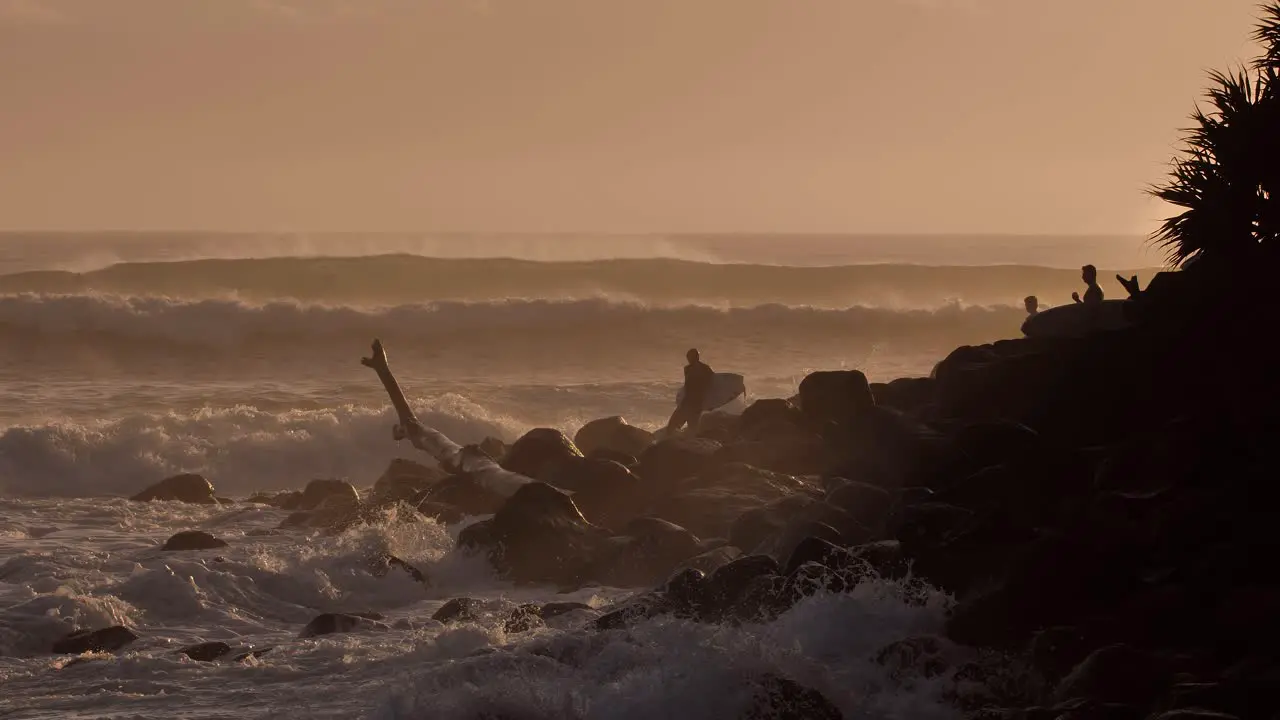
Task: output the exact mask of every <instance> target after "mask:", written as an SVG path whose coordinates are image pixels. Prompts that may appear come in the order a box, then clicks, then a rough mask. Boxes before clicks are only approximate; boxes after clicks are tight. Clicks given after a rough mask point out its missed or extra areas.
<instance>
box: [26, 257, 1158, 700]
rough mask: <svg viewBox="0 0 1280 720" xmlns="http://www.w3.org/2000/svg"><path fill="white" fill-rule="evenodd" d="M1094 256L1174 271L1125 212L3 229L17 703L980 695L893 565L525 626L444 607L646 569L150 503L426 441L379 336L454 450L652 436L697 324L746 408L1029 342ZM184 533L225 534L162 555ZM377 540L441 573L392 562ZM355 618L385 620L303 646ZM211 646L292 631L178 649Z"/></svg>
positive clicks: (406, 525) (381, 465) (264, 513)
mask: <svg viewBox="0 0 1280 720" xmlns="http://www.w3.org/2000/svg"><path fill="white" fill-rule="evenodd" d="M1086 262H1092V263H1094V264H1096V265H1097V266H1098V267H1099V270H1100V277H1102V278H1103V279H1104V280H1103V286H1104V289H1105V290H1106V291H1107V293H1108V294H1109V295H1111V296H1115V295H1114V293H1119V292H1122V290H1121V288H1120V287H1119V285H1118V284H1117V283H1115V281H1114V280H1110V281H1108V279H1109V278H1111V277H1112V275H1114V274H1115V273H1116V272H1121V273H1123V274H1124V275H1125V276H1128V275H1131V274H1134V273H1137V274H1139V275H1140V276H1141V277H1142V279H1143V282H1144V284H1145V282H1146V281H1147V280H1149V279H1150V275H1151V273H1152V272H1153V270H1152V269H1151V268H1152V267H1154V266H1156V265H1158V264H1159V262H1158V257H1155V256H1153V255H1151V254H1150V253H1149V252H1144V251H1143V248H1142V245H1141V239H1140V238H1129V237H1107V238H1054V237H1014V236H998V237H978V236H950V237H910V236H884V237H874V236H804V237H785V236H748V235H741V236H730V235H721V236H597V235H566V236H548V235H543V236H521V235H503V234H491V235H434V236H413V235H360V234H331V235H311V236H308V235H298V234H258V235H247V234H191V233H187V234H181V233H149V234H128V233H62V234H47V233H8V234H0V398H2V400H3V401H2V402H0V687H2V688H3V689H4V692H3V693H0V715H2V716H4V717H15V718H17V717H21V718H37V717H50V718H53V717H58V718H82V717H83V718H89V717H95V718H97V717H112V718H116V717H119V718H126V717H130V718H131V717H161V716H165V717H192V718H222V717H226V718H232V717H234V718H238V719H240V718H246V717H277V718H279V717H372V718H479V717H493V718H497V717H502V718H519V719H523V718H553V717H554V718H560V717H564V718H606V717H607V718H660V717H681V718H691V719H693V720H710V719H712V718H736V717H739V716H740V715H741V712H742V710H743V707H745V703H748V702H749V700H750V696H749V693H748V692H747V691H746V690H744V689H743V688H744V687H746V686H745V685H744V680H743V678H746V677H751V676H753V674H756V675H758V674H759V673H763V672H772V673H777V674H783V675H786V676H788V677H792V678H794V679H797V680H799V679H804V680H805V681H806V684H808V685H810V686H811V687H814V688H815V689H818V690H820V691H822V692H823V694H825V695H826V696H827V697H828V698H830V699H831V700H832V701H833V702H835V703H836V704H837V705H838V706H839V707H840V708H841V710H842V712H843V713H844V716H845V717H846V718H891V717H894V718H896V717H910V718H935V717H936V718H949V717H956V716H957V715H956V713H955V711H954V710H953V709H952V705H951V704H949V703H948V702H947V701H946V699H945V698H944V696H945V695H946V693H947V689H946V687H945V686H946V682H947V679H946V677H945V676H944V677H939V678H932V679H927V680H925V679H920V680H918V681H912V682H904V681H901V680H895V679H893V678H891V677H890V676H889V674H888V672H887V671H886V670H885V668H884V667H881V666H880V665H878V664H877V663H876V662H875V661H874V656H875V653H876V651H878V650H879V649H880V648H882V647H884V646H885V645H886V644H888V643H890V642H892V641H894V640H899V639H903V638H908V637H913V636H918V635H929V634H932V633H936V632H938V631H939V629H940V627H941V623H942V618H943V613H944V608H945V604H946V602H947V599H946V598H945V597H943V596H942V595H941V594H936V597H933V598H932V599H931V600H930V601H928V602H924V603H921V602H918V601H912V602H908V601H907V599H905V595H904V593H906V590H905V589H904V588H901V587H898V586H897V585H896V584H895V583H892V582H888V581H884V582H875V583H866V584H863V585H860V586H859V587H858V588H857V589H856V590H855V591H854V592H852V593H849V594H842V595H818V596H814V597H812V598H809V599H807V600H805V601H803V602H802V603H800V604H798V605H797V606H795V607H794V608H793V609H792V610H791V611H789V612H788V613H787V614H785V615H783V616H782V617H781V618H779V619H778V620H776V621H774V622H772V623H769V624H764V625H756V626H751V625H748V626H743V627H736V628H727V627H714V626H701V625H696V624H692V623H689V622H686V621H682V620H676V619H671V618H666V619H658V620H652V621H648V622H645V623H642V624H640V625H638V626H636V627H635V628H632V629H630V630H628V631H610V632H596V631H593V630H588V629H585V628H583V627H582V620H581V619H580V618H578V619H576V620H575V618H574V617H572V615H573V614H571V617H567V618H565V619H564V621H563V622H560V623H558V624H557V623H552V624H551V626H549V627H547V628H543V629H539V630H537V631H534V632H532V633H518V634H517V633H512V634H508V633H506V632H505V631H504V630H503V628H502V627H501V623H494V624H486V623H485V622H477V623H470V624H463V625H450V626H442V625H440V624H439V623H437V622H435V621H433V620H431V619H430V617H431V615H432V613H433V612H434V611H435V610H436V609H438V608H439V607H440V606H441V605H442V604H443V603H444V602H445V601H447V600H449V599H450V598H453V597H458V596H469V597H477V598H483V599H488V600H491V601H492V602H494V603H498V604H502V603H507V604H513V605H514V604H516V603H520V602H531V601H542V602H545V601H549V600H565V599H571V600H578V601H581V602H585V603H587V604H589V605H592V606H593V607H599V606H603V605H605V604H607V603H608V602H610V601H612V600H614V599H617V598H620V597H624V596H625V595H627V594H628V593H629V592H632V591H633V590H634V589H625V588H593V589H590V590H583V591H579V592H578V593H576V594H572V595H568V596H566V595H560V594H557V593H556V592H555V591H554V590H550V589H544V590H540V589H536V588H532V589H531V588H514V587H511V586H509V585H507V584H505V583H504V582H502V581H500V580H499V579H497V578H496V577H495V576H494V575H493V573H492V571H491V570H490V569H489V568H488V567H487V566H486V565H485V563H484V562H483V561H481V560H479V559H476V558H473V557H469V556H464V555H460V554H458V553H456V552H453V540H454V538H456V537H457V534H458V532H459V531H460V529H461V527H462V526H463V524H459V525H456V526H449V527H442V526H440V525H437V524H435V523H434V522H431V521H418V522H394V521H391V520H388V521H387V522H386V523H383V524H375V525H372V526H368V525H366V526H361V527H358V528H355V529H351V530H348V531H346V532H344V533H341V534H337V535H330V534H325V533H320V532H311V531H305V530H281V529H278V526H279V525H280V522H281V521H282V520H283V519H284V517H285V516H286V515H287V513H285V512H283V511H280V510H276V509H274V508H271V507H266V506H260V505H247V504H236V505H230V506H223V507H213V508H209V507H193V506H185V505H176V504H170V503H154V504H148V505H143V504H138V503H130V502H129V501H127V500H125V499H123V498H125V497H127V496H128V495H131V494H133V493H136V492H138V491H139V490H141V489H143V488H144V487H146V486H148V485H149V484H152V483H154V482H156V481H158V480H160V479H162V478H164V477H166V476H168V475H172V474H175V473H178V472H198V473H201V474H203V475H205V476H206V477H207V478H209V480H210V481H212V482H213V484H214V485H215V486H216V487H217V490H218V493H219V494H220V495H223V496H228V497H232V498H244V497H247V496H248V495H250V494H252V493H253V492H256V491H271V490H282V489H291V488H300V487H301V486H303V485H305V484H306V483H307V482H308V481H310V480H312V479H315V478H342V479H347V480H349V481H350V482H352V483H353V484H355V485H356V486H357V487H368V486H370V485H371V484H372V483H373V482H374V480H376V479H377V478H378V476H379V475H380V474H381V473H382V471H383V470H384V469H385V468H386V467H387V465H388V463H389V462H390V461H391V460H392V459H394V458H397V457H405V458H414V459H418V460H422V461H426V458H424V457H421V456H420V455H418V454H416V453H415V452H414V451H413V450H412V448H409V447H407V446H404V445H399V444H397V443H396V442H394V441H393V440H392V438H391V434H390V428H391V425H392V423H393V421H394V414H393V413H392V411H391V410H390V408H389V407H388V403H387V399H386V396H385V393H384V392H383V390H382V388H381V386H380V385H379V384H378V382H377V379H376V377H374V375H373V374H372V373H371V372H370V371H369V370H368V369H367V368H364V367H362V366H361V365H360V362H359V359H360V357H361V356H362V355H364V354H367V351H368V347H369V343H370V341H371V340H373V339H374V338H380V339H381V340H382V341H383V342H384V343H385V345H386V347H387V350H388V354H389V355H390V358H391V362H392V365H393V367H394V368H395V370H396V373H397V375H398V377H399V378H400V381H401V383H402V384H403V385H404V387H405V390H406V393H407V394H408V395H409V397H410V400H411V401H412V402H413V403H414V404H415V406H416V409H417V410H418V412H419V416H420V417H421V418H422V419H423V420H424V421H425V422H426V423H428V424H430V425H432V426H433V427H435V428H437V429H439V430H441V431H442V432H444V433H445V434H446V435H448V436H449V437H450V438H452V439H453V440H455V441H458V442H463V443H466V442H478V441H480V440H482V439H483V438H485V437H486V436H494V437H498V438H500V439H504V440H507V441H511V440H514V439H515V438H517V437H519V436H520V434H521V433H523V432H525V431H527V430H529V429H531V428H534V427H558V428H561V429H563V430H565V431H566V432H567V433H568V434H569V435H570V436H572V434H573V433H574V432H575V431H576V430H577V428H578V427H580V426H581V425H582V424H584V423H585V422H587V421H588V420H591V419H594V418H598V417H605V416H610V415H622V416H623V417H625V418H626V419H627V420H628V421H629V422H631V423H633V424H636V425H640V426H642V427H646V428H650V429H654V428H657V427H659V426H660V425H662V424H663V423H664V422H665V420H666V418H667V416H668V415H669V414H670V412H671V410H672V409H674V396H675V393H676V390H677V389H678V387H679V381H680V379H681V367H682V366H683V363H684V353H685V351H686V350H687V349H689V348H690V347H697V348H698V349H699V350H700V351H701V353H702V356H703V359H704V360H705V361H706V362H708V363H709V364H710V365H711V366H712V367H713V368H715V369H716V370H717V371H723V372H736V373H741V374H743V375H744V376H745V377H746V378H747V389H748V396H747V397H746V398H745V399H744V400H743V401H741V402H737V403H735V405H734V406H731V407H730V408H729V409H730V410H731V411H737V410H740V409H741V408H742V407H743V406H744V403H749V402H750V401H752V400H754V399H757V398H765V397H786V396H789V395H791V394H792V393H794V391H795V388H796V386H797V384H798V383H799V381H800V380H801V379H802V378H803V377H804V376H805V374H806V373H807V372H809V371H812V370H817V369H837V368H858V369H862V370H863V371H865V372H866V373H867V375H868V376H869V377H870V379H871V380H872V381H873V382H876V381H887V380H891V379H893V378H896V377H906V376H920V375H927V374H928V373H929V372H930V371H931V369H932V367H933V366H934V364H936V363H937V362H938V361H939V360H941V359H942V358H943V357H945V356H946V354H947V353H949V352H950V351H951V350H952V349H954V348H955V347H957V346H959V345H963V344H975V343H982V342H990V341H993V340H996V339H999V338H1003V337H1015V336H1017V335H1018V334H1019V332H1018V328H1019V326H1020V324H1021V322H1022V320H1023V318H1024V317H1025V312H1024V310H1023V309H1022V298H1023V297H1024V296H1026V295H1030V294H1035V295H1037V296H1038V297H1039V298H1040V300H1041V304H1042V307H1043V306H1045V305H1050V306H1051V305H1056V304H1061V303H1062V302H1070V293H1071V292H1072V290H1076V289H1078V288H1079V286H1080V282H1079V277H1078V276H1079V266H1080V265H1081V264H1083V263H1086ZM467 522H469V521H467ZM464 524H465V523H464ZM188 529H201V530H206V531H208V532H212V533H213V534H215V535H218V536H219V537H222V538H223V539H225V540H227V541H228V542H229V543H230V546H229V547H227V548H225V549H222V550H219V551H217V552H216V553H209V552H203V553H186V554H182V553H179V554H168V553H164V554H162V553H161V552H159V545H160V544H161V543H163V542H164V540H165V539H166V538H167V537H169V536H170V535H172V534H174V533H175V532H178V531H181V530H188ZM373 547H383V548H390V549H391V550H392V551H393V552H394V553H395V554H396V555H398V556H399V557H402V558H404V559H406V560H408V561H410V562H412V563H414V564H415V565H417V566H418V567H420V568H422V569H423V570H424V571H425V572H426V573H427V574H428V575H429V576H430V577H431V578H432V580H433V582H432V586H431V587H430V588H425V589H424V588H423V587H422V586H421V585H419V584H417V583H415V582H413V581H411V580H409V579H408V578H407V576H406V577H398V576H396V575H397V574H393V576H388V577H383V578H374V577H372V576H371V575H370V574H369V573H368V572H367V570H366V569H365V565H364V564H363V561H362V558H364V557H367V555H368V553H369V552H370V548H373ZM326 611H343V612H377V613H380V614H381V615H383V616H385V618H386V619H385V620H384V622H386V623H387V624H388V625H390V629H389V630H387V631H385V632H378V633H354V634H347V635H333V636H327V637H321V638H315V639H306V640H300V639H298V638H297V633H298V631H299V630H300V628H301V627H302V626H303V625H305V624H306V622H307V621H308V620H310V619H311V618H312V617H314V616H315V615H316V614H318V613H319V612H326ZM115 624H124V625H127V626H129V627H132V628H135V630H136V631H137V632H138V634H139V635H140V636H141V638H142V639H140V640H139V641H137V642H135V643H134V644H133V645H130V646H129V647H128V648H127V649H126V650H125V651H122V652H121V653H119V654H117V655H113V656H109V657H98V658H94V659H92V661H91V662H69V661H70V660H71V658H68V657H64V656H52V655H49V654H47V653H48V647H49V645H50V644H51V643H52V642H53V641H54V640H56V639H57V638H58V637H61V636H62V635H64V634H66V633H67V632H68V631H69V630H70V629H72V628H73V626H74V627H102V626H106V625H115ZM212 640H223V641H226V642H228V643H231V644H240V645H252V646H255V647H272V648H273V650H272V652H270V653H268V654H265V655H262V656H261V657H257V658H254V659H251V660H249V661H246V662H240V663H228V662H220V663H197V662H195V661H192V660H189V659H186V658H184V657H181V656H176V655H175V650H177V649H178V648H180V647H183V646H185V645H189V644H192V643H195V642H201V641H212ZM957 652H958V651H957ZM744 693H746V694H744ZM485 713H489V714H488V715H485Z"/></svg>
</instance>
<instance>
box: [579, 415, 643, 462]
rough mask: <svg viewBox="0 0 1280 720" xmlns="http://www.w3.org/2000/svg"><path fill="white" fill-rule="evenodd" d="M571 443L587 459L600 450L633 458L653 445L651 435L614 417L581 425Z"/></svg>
mask: <svg viewBox="0 0 1280 720" xmlns="http://www.w3.org/2000/svg"><path fill="white" fill-rule="evenodd" d="M573 443H574V445H576V446H577V447H578V449H579V450H581V451H582V452H583V453H584V454H586V455H587V456H588V457H590V456H591V455H593V454H594V453H596V452H598V451H601V450H607V451H610V452H615V453H622V454H623V455H630V456H632V457H634V456H637V455H639V454H640V453H642V452H644V449H645V448H647V447H649V446H650V445H652V444H653V433H651V432H649V431H648V430H645V429H643V428H638V427H636V426H634V425H630V424H628V423H627V421H626V420H624V419H623V418H621V417H619V416H617V415H615V416H613V417H607V418H601V419H599V420H592V421H591V422H589V423H587V424H586V425H583V426H582V429H580V430H578V432H577V434H575V435H574V436H573Z"/></svg>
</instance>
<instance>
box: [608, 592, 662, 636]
mask: <svg viewBox="0 0 1280 720" xmlns="http://www.w3.org/2000/svg"><path fill="white" fill-rule="evenodd" d="M676 609H677V607H676V606H675V605H674V604H673V603H672V602H671V601H670V600H669V599H668V598H667V595H666V593H661V592H657V593H645V594H643V595H639V596H637V597H634V598H631V599H629V600H627V601H625V602H623V603H622V604H620V605H617V606H614V607H612V608H610V609H608V610H606V611H605V613H604V614H603V615H601V616H600V617H598V618H596V619H595V621H594V622H593V623H592V625H593V626H594V627H595V629H596V630H619V629H622V628H625V627H627V626H628V625H634V624H635V623H638V622H641V621H643V620H648V619H649V618H654V617H658V616H659V615H664V614H666V613H670V612H672V611H674V610H676Z"/></svg>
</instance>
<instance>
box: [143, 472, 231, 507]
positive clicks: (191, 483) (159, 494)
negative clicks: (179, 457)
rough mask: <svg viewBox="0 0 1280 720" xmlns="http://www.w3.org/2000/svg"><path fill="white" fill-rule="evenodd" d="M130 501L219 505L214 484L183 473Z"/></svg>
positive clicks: (144, 491)
mask: <svg viewBox="0 0 1280 720" xmlns="http://www.w3.org/2000/svg"><path fill="white" fill-rule="evenodd" d="M129 499H130V500H135V501H137V502H151V501H154V500H167V501H171V502H185V503H194V504H198V505H216V504H218V499H217V497H216V496H215V495H214V492H213V483H211V482H209V481H208V480H207V479H205V477H204V476H203V475H197V474H195V473H183V474H181V475H174V476H173V477H170V478H165V479H164V480H161V481H160V482H158V483H156V484H155V485H152V486H151V487H149V488H147V489H146V490H143V491H142V492H140V493H138V494H137V495H134V496H133V497H131V498H129Z"/></svg>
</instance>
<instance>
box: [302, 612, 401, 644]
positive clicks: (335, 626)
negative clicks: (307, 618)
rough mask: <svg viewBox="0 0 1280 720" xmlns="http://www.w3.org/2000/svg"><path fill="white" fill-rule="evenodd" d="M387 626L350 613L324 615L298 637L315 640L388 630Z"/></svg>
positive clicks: (317, 618) (311, 623)
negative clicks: (358, 631) (328, 636)
mask: <svg viewBox="0 0 1280 720" xmlns="http://www.w3.org/2000/svg"><path fill="white" fill-rule="evenodd" d="M387 629H389V628H388V627H387V626H386V625H384V624H382V623H380V622H377V621H374V620H370V619H369V618H367V617H363V616H361V615H354V614H349V613H324V614H322V615H317V616H316V617H315V618H314V619H313V620H312V621H311V622H309V623H307V626H306V627H304V628H303V629H302V632H301V633H300V634H299V635H298V637H301V638H313V637H319V636H321V635H335V634H339V633H349V632H355V631H357V630H387Z"/></svg>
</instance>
